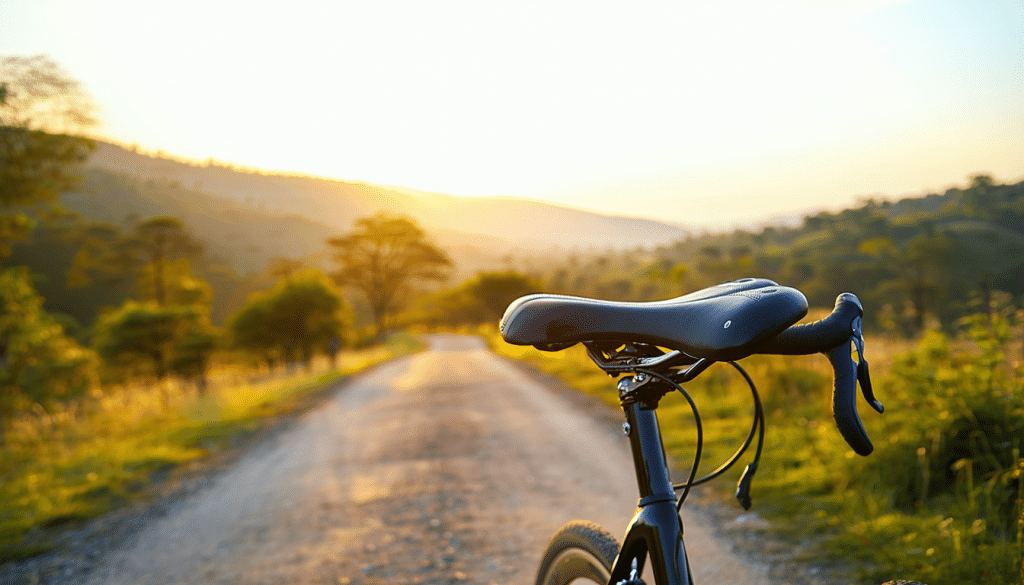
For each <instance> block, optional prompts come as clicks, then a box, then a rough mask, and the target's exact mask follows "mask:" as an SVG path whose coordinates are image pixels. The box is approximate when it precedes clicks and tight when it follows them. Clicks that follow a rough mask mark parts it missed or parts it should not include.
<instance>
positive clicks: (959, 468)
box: [489, 316, 1024, 585]
mask: <svg viewBox="0 0 1024 585" xmlns="http://www.w3.org/2000/svg"><path fill="white" fill-rule="evenodd" d="M1000 319H1001V318H1000V317H989V316H978V317H975V318H972V320H971V322H970V324H969V325H970V327H969V329H968V333H969V334H968V335H967V336H966V337H965V338H963V339H960V340H955V341H954V340H951V339H949V338H948V337H946V336H945V335H943V334H940V333H937V332H932V333H929V334H928V335H926V336H925V337H924V338H923V339H921V340H920V341H919V342H918V343H916V344H915V343H911V342H908V341H903V340H899V339H881V340H879V339H875V338H870V339H869V340H868V348H867V349H868V358H869V361H870V362H871V366H872V374H873V378H874V382H875V387H876V394H877V395H878V396H879V398H880V400H882V402H883V403H884V404H885V406H886V412H885V413H884V414H883V415H878V414H877V413H875V412H874V411H872V410H870V409H867V408H864V407H863V402H861V412H862V417H863V419H864V422H865V426H866V427H867V429H868V433H869V435H870V436H871V437H872V439H873V441H874V443H875V452H874V453H873V454H871V455H870V456H868V457H859V456H857V455H855V454H854V453H853V451H852V450H850V448H849V447H848V446H847V445H846V443H845V442H844V441H843V440H842V438H841V437H840V435H839V433H838V431H837V430H836V428H835V424H834V423H833V421H832V416H831V413H830V407H829V405H830V393H831V385H832V384H831V379H832V371H831V368H830V366H829V364H828V361H827V360H826V359H825V358H824V357H822V356H797V357H775V356H753V357H751V358H748V359H746V360H743V363H742V365H743V366H744V367H745V368H746V369H747V370H748V372H749V373H750V374H751V376H752V377H753V378H754V380H755V382H757V384H758V389H759V390H760V391H761V394H762V399H763V400H764V405H765V411H766V418H767V429H766V438H765V450H764V453H763V455H762V459H761V464H760V467H759V470H758V472H757V475H756V478H755V480H754V484H753V498H754V506H755V509H756V510H757V511H758V512H759V513H761V514H762V515H765V516H766V517H768V518H769V519H771V520H773V522H772V524H773V526H772V529H773V531H775V533H776V534H777V535H778V536H779V537H781V538H791V539H793V540H801V541H803V540H806V539H808V538H812V539H816V540H817V541H818V542H819V543H820V545H819V546H818V553H817V554H816V556H815V557H813V558H805V559H801V560H806V561H809V562H813V561H816V560H820V561H824V560H826V559H833V558H842V559H844V560H845V561H848V562H849V564H852V565H854V566H855V567H856V569H855V571H856V573H857V574H856V575H852V576H850V575H846V576H845V577H846V578H844V581H847V582H849V581H852V579H851V578H850V577H852V578H854V579H861V580H862V581H863V582H865V583H879V582H881V581H886V580H889V579H894V578H903V579H916V580H919V581H922V582H925V583H929V584H930V585H944V584H953V583H956V584H962V583H992V584H996V583H1000V584H1002V583H1016V584H1021V583H1024V481H1022V474H1024V458H1022V453H1024V383H1022V379H1021V376H1022V374H1024V369H1022V368H1021V365H1020V360H1019V358H1016V359H1015V358H1014V357H1013V356H1019V355H1020V352H1021V350H1020V346H1019V342H1015V341H1014V339H1019V338H1020V334H1019V331H1017V332H1016V333H1014V332H1013V331H1012V328H1010V327H1008V323H1009V322H1008V321H1005V320H1002V321H1001V320H1000ZM489 338H490V339H491V343H492V346H493V347H494V348H495V349H496V350H497V351H498V352H500V353H502V354H504V355H507V356H509V357H513V358H516V359H521V360H525V361H527V362H530V363H531V364H533V365H535V366H537V367H539V368H540V369H542V370H545V371H547V372H549V373H552V374H555V375H557V376H559V377H561V378H563V379H564V380H566V381H567V382H569V383H570V384H572V385H573V386H575V387H577V388H578V389H580V390H582V391H584V392H587V393H589V394H593V395H595V396H599V397H601V398H602V399H604V400H606V401H607V402H609V403H610V404H615V405H617V404H618V396H617V393H616V391H615V388H614V381H613V380H611V379H610V378H608V377H607V376H605V375H604V374H603V373H601V372H600V371H599V370H597V368H596V367H595V366H594V365H593V364H592V363H591V362H590V360H589V359H588V358H587V357H586V354H585V352H584V351H583V350H582V348H572V349H569V350H566V351H562V352H558V353H546V352H539V351H536V350H534V349H532V348H523V347H515V346H510V345H507V344H505V343H503V342H502V341H501V340H500V338H498V337H497V335H496V334H494V333H491V334H490V335H489ZM687 391H689V392H690V393H691V394H692V395H693V396H694V399H695V400H696V402H697V405H698V407H699V408H700V411H701V415H702V418H703V424H704V430H705V446H706V449H707V450H706V451H705V456H704V461H705V462H706V465H705V464H703V463H702V467H703V469H702V471H709V470H711V469H713V467H714V466H715V465H717V464H718V463H719V462H720V461H721V460H722V459H724V458H725V457H727V456H728V455H729V454H731V453H732V451H733V450H734V449H735V448H736V447H737V446H738V445H739V444H740V442H741V441H742V439H743V438H744V437H745V436H746V432H747V430H748V429H749V425H750V417H751V413H752V408H751V406H750V404H751V402H750V394H749V390H747V388H746V384H745V383H744V382H743V380H742V378H740V377H739V376H738V375H736V374H735V373H733V372H732V368H730V367H728V366H726V365H716V366H714V367H713V368H712V369H710V370H709V371H707V372H706V373H705V374H703V375H702V376H701V377H700V378H698V379H697V380H695V381H693V382H691V383H689V384H688V385H687ZM659 416H660V418H661V420H662V430H663V432H664V435H665V437H664V438H665V443H666V447H667V448H668V449H669V451H670V452H671V453H673V454H674V456H675V457H676V459H677V462H678V463H679V464H681V465H684V466H685V465H687V462H686V460H687V458H688V457H689V454H691V453H692V452H693V448H694V447H695V437H694V433H693V423H692V422H691V421H692V415H691V414H690V411H689V407H688V406H687V405H686V404H685V402H684V401H682V400H672V399H671V398H670V397H667V398H666V399H665V400H663V401H662V405H661V407H660V408H659ZM737 467H738V468H742V465H740V466H737ZM738 473H739V469H737V470H735V472H733V474H732V476H731V477H732V480H733V482H734V481H735V479H736V478H737V477H738ZM716 485H718V486H720V489H721V490H722V492H723V493H725V492H731V489H732V486H733V485H735V484H734V483H730V481H729V480H728V479H722V480H719V481H718V482H717V484H716Z"/></svg>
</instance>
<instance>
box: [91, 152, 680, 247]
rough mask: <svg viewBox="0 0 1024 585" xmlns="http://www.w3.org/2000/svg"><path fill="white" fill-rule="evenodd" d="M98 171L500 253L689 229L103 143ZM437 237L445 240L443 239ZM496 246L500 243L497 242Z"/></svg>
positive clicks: (635, 240) (666, 238) (623, 243)
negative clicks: (383, 225) (407, 226)
mask: <svg viewBox="0 0 1024 585" xmlns="http://www.w3.org/2000/svg"><path fill="white" fill-rule="evenodd" d="M97 146H98V148H97V149H96V152H95V153H94V154H93V156H92V158H91V159H90V161H89V163H88V164H89V166H90V167H92V168H95V169H102V170H107V171H113V172H116V173H123V174H125V175H132V176H136V177H141V178H143V179H146V180H152V181H157V182H164V183H166V184H169V185H173V186H176V187H179V188H181V189H182V190H183V191H184V192H188V193H207V194H214V195H217V196H220V197H224V198H227V199H230V200H233V201H235V202H238V203H240V204H243V205H245V206H247V207H249V208H253V209H258V210H261V211H266V212H276V213H282V214H291V215H295V216H298V217H302V218H306V219H308V220H311V221H314V222H316V223H318V224H322V225H325V226H327V227H329V228H330V229H332V230H334V231H336V232H339V233H340V232H342V231H345V230H347V229H348V228H349V226H350V225H351V223H352V221H353V220H355V219H357V218H359V217H364V216H366V215H370V214H372V213H375V212H377V211H388V212H392V213H402V214H406V215H408V216H410V217H412V218H413V219H415V220H417V221H418V222H419V223H420V224H421V225H422V226H423V227H424V228H425V229H426V230H427V231H428V232H430V233H432V234H435V233H436V234H441V233H444V232H447V233H450V234H458V235H457V236H456V237H455V239H457V240H460V241H461V242H464V243H465V242H472V241H474V239H475V238H477V237H479V239H478V240H477V241H476V242H475V244H476V245H477V247H479V249H480V250H489V251H493V252H494V253H495V256H496V257H498V258H500V257H501V256H504V255H507V254H509V253H514V252H521V253H527V254H532V253H536V252H538V251H548V250H550V249H552V248H558V249H562V250H569V249H573V248H577V249H581V250H586V249H606V248H612V249H629V248H635V247H637V246H645V247H653V246H657V245H659V244H666V243H669V242H671V241H674V240H676V239H679V238H681V237H684V236H685V235H686V234H687V233H688V232H687V230H685V229H684V228H682V227H679V226H674V225H670V224H666V223H662V222H658V221H653V220H648V219H637V218H625V217H613V216H607V215H601V214H598V213H592V212H587V211H583V210H578V209H572V208H568V207H560V206H556V205H550V204H546V203H540V202H535V201H527V200H521V199H512V198H472V197H453V196H449V195H440V194H431V193H421V192H416V191H408V190H400V189H390V188H385V187H378V186H374V185H367V184H364V183H347V182H343V181H336V180H329V179H320V178H313V177H303V176H289V175H283V174H267V173H262V172H258V171H254V170H242V169H236V168H231V167H227V166H223V165H218V164H202V165H200V164H192V163H187V162H182V161H175V160H171V159H168V158H162V157H155V156H148V155H145V154H140V153H138V152H134V151H131V150H128V149H125V148H122V147H120V146H116V145H113V144H109V143H103V142H100V143H98V144H97ZM439 239H442V240H443V239H444V238H443V237H439ZM496 246H497V247H496Z"/></svg>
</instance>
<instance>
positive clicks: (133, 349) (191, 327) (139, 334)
mask: <svg viewBox="0 0 1024 585" xmlns="http://www.w3.org/2000/svg"><path fill="white" fill-rule="evenodd" d="M190 336H191V337H190ZM210 336H214V337H215V333H214V332H213V331H212V329H211V328H210V327H209V324H208V323H207V322H206V315H205V313H204V311H203V310H202V309H201V308H200V307H198V306H194V305H172V306H167V307H161V306H160V305H158V304H157V303H155V302H153V301H149V302H145V303H139V302H136V301H128V302H126V303H125V304H124V305H122V306H121V307H120V308H118V309H115V310H113V311H110V312H108V313H106V314H104V315H101V316H100V318H99V319H98V320H97V322H96V337H95V339H94V344H95V347H96V351H97V352H98V353H99V354H100V355H101V356H102V357H103V358H104V359H105V360H107V362H108V363H109V364H110V365H113V366H116V367H118V368H119V369H121V370H122V371H124V372H126V373H127V374H128V375H135V376H143V377H149V376H153V377H155V378H157V379H158V380H160V379H163V378H164V377H166V376H167V374H169V373H172V372H173V373H179V374H180V373H185V374H186V375H188V376H190V377H194V376H195V375H197V371H196V368H197V366H196V365H195V364H196V362H197V361H198V362H199V363H200V364H201V365H202V366H203V367H202V369H203V370H205V364H206V363H207V362H208V358H209V352H212V350H213V344H212V343H209V342H208V341H209V340H207V341H200V340H197V339H196V338H197V337H210ZM201 348H206V354H205V355H204V356H203V358H202V359H200V358H197V357H196V356H195V355H194V354H195V353H197V352H199V351H200V349H201ZM182 353H191V354H193V355H192V356H190V357H185V358H182V357H181V356H180V354H182ZM186 364H187V365H186Z"/></svg>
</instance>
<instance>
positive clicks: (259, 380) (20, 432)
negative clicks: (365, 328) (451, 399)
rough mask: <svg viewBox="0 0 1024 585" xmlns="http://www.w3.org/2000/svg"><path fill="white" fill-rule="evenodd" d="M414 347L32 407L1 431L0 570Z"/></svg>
mask: <svg viewBox="0 0 1024 585" xmlns="http://www.w3.org/2000/svg"><path fill="white" fill-rule="evenodd" d="M416 348H418V344H417V343H416V342H415V340H413V339H412V338H411V337H407V336H403V337H396V338H395V339H393V340H392V341H391V342H389V344H388V345H386V346H377V347H372V348H368V349H364V350H359V351H352V352H347V353H345V352H343V353H341V354H339V356H338V360H337V362H336V364H335V365H334V367H332V366H331V364H330V363H329V362H328V361H327V360H326V359H321V360H319V361H317V362H314V365H313V367H311V368H310V369H308V370H301V371H295V372H281V373H277V374H274V373H270V372H265V371H264V372H254V371H251V370H248V371H247V370H244V369H241V368H235V367H222V368H219V369H218V370H216V371H214V372H213V373H212V374H211V383H210V384H209V386H208V388H207V391H206V392H204V393H202V395H200V394H199V393H198V392H196V391H195V390H194V389H193V388H192V387H191V386H189V385H184V384H180V383H177V382H173V381H166V382H164V383H162V384H134V385H125V386H119V387H112V388H104V389H102V390H98V391H96V392H94V394H93V395H92V396H91V397H89V398H88V399H85V400H79V401H74V402H68V403H64V404H60V405H56V406H53V407H51V408H50V409H49V410H44V409H43V408H42V407H39V406H36V407H34V408H33V409H32V410H30V411H28V412H23V413H20V414H19V415H17V416H15V417H14V418H13V419H12V420H10V421H9V422H8V424H7V425H6V427H5V428H6V437H5V439H6V440H5V441H4V446H2V447H0V563H3V562H6V561H9V560H15V559H18V558H24V557H27V556H31V555H33V554H37V553H39V552H43V551H45V550H48V549H50V548H52V546H53V545H54V540H53V536H54V534H55V533H56V532H57V531H59V529H61V528H64V527H69V526H74V525H77V524H80V523H82V522H84V521H86V520H89V519H91V518H94V517H96V516H98V515H101V514H103V513H105V512H108V511H110V510H112V509H114V508H117V507H120V506H124V505H126V504H127V503H129V502H131V501H133V500H136V499H138V498H140V497H144V496H145V495H146V494H147V489H148V488H149V486H150V485H151V483H152V482H153V481H154V480H157V479H159V478H162V477H165V476H167V475H168V474H169V473H170V472H171V471H172V470H174V469H175V468H176V467H178V466H180V465H182V464H184V463H187V462H190V461H193V460H196V459H199V458H202V457H205V456H207V455H210V454H212V453H216V452H219V451H222V450H224V449H225V448H228V447H230V446H231V445H233V444H235V443H237V441H239V440H240V439H241V438H244V437H245V436H246V435H248V434H250V433H253V432H255V431H257V430H258V429H260V427H261V426H262V425H264V424H265V423H266V421H268V419H270V418H272V417H275V416H278V415H283V414H286V413H289V412H291V411H293V410H295V409H296V408H300V407H302V406H304V405H305V403H307V402H308V399H309V397H310V396H311V395H313V394H315V393H316V392H318V391H320V390H322V389H323V388H324V387H325V386H327V385H328V384H330V383H331V382H334V381H336V380H339V379H341V378H343V377H344V376H347V375H350V374H352V373H354V372H356V371H359V370H362V369H364V368H366V367H369V366H371V365H373V364H376V363H379V362H381V361H384V360H387V359H389V358H391V357H394V356H396V355H400V354H403V353H409V352H411V351H414V350H415V349H416Z"/></svg>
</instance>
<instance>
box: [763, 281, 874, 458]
mask: <svg viewBox="0 0 1024 585" xmlns="http://www.w3.org/2000/svg"><path fill="white" fill-rule="evenodd" d="M863 314H864V308H863V306H862V305H861V304H860V299H858V298H857V296H856V295H854V294H852V293H843V294H841V295H839V297H838V298H836V306H835V308H834V309H833V310H832V313H830V314H829V315H828V316H827V317H825V318H824V319H822V320H820V321H815V322H814V323H808V324H806V325H795V326H793V327H790V328H789V329H786V330H785V331H783V332H782V333H780V334H779V335H778V336H777V337H775V338H774V339H772V340H770V341H768V342H766V343H765V344H764V345H763V346H761V347H759V348H758V350H757V353H766V354H781V355H807V354H812V353H818V352H821V353H824V354H825V355H826V356H828V360H829V362H830V363H831V364H832V369H833V371H834V372H835V385H834V387H833V390H832V416H833V418H835V421H836V426H838V427H839V433H840V434H842V435H843V438H844V439H846V442H847V443H849V445H850V447H852V448H853V450H854V452H856V453H857V454H858V455H868V454H870V453H871V451H872V450H874V447H873V446H872V445H871V440H870V439H869V438H868V435H867V431H865V430H864V425H863V423H861V420H860V414H859V413H858V412H857V364H856V363H855V362H854V361H853V358H852V357H851V355H850V354H851V352H850V341H851V339H852V338H853V335H854V332H853V321H854V319H856V318H857V317H861V316H862V315H863Z"/></svg>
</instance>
